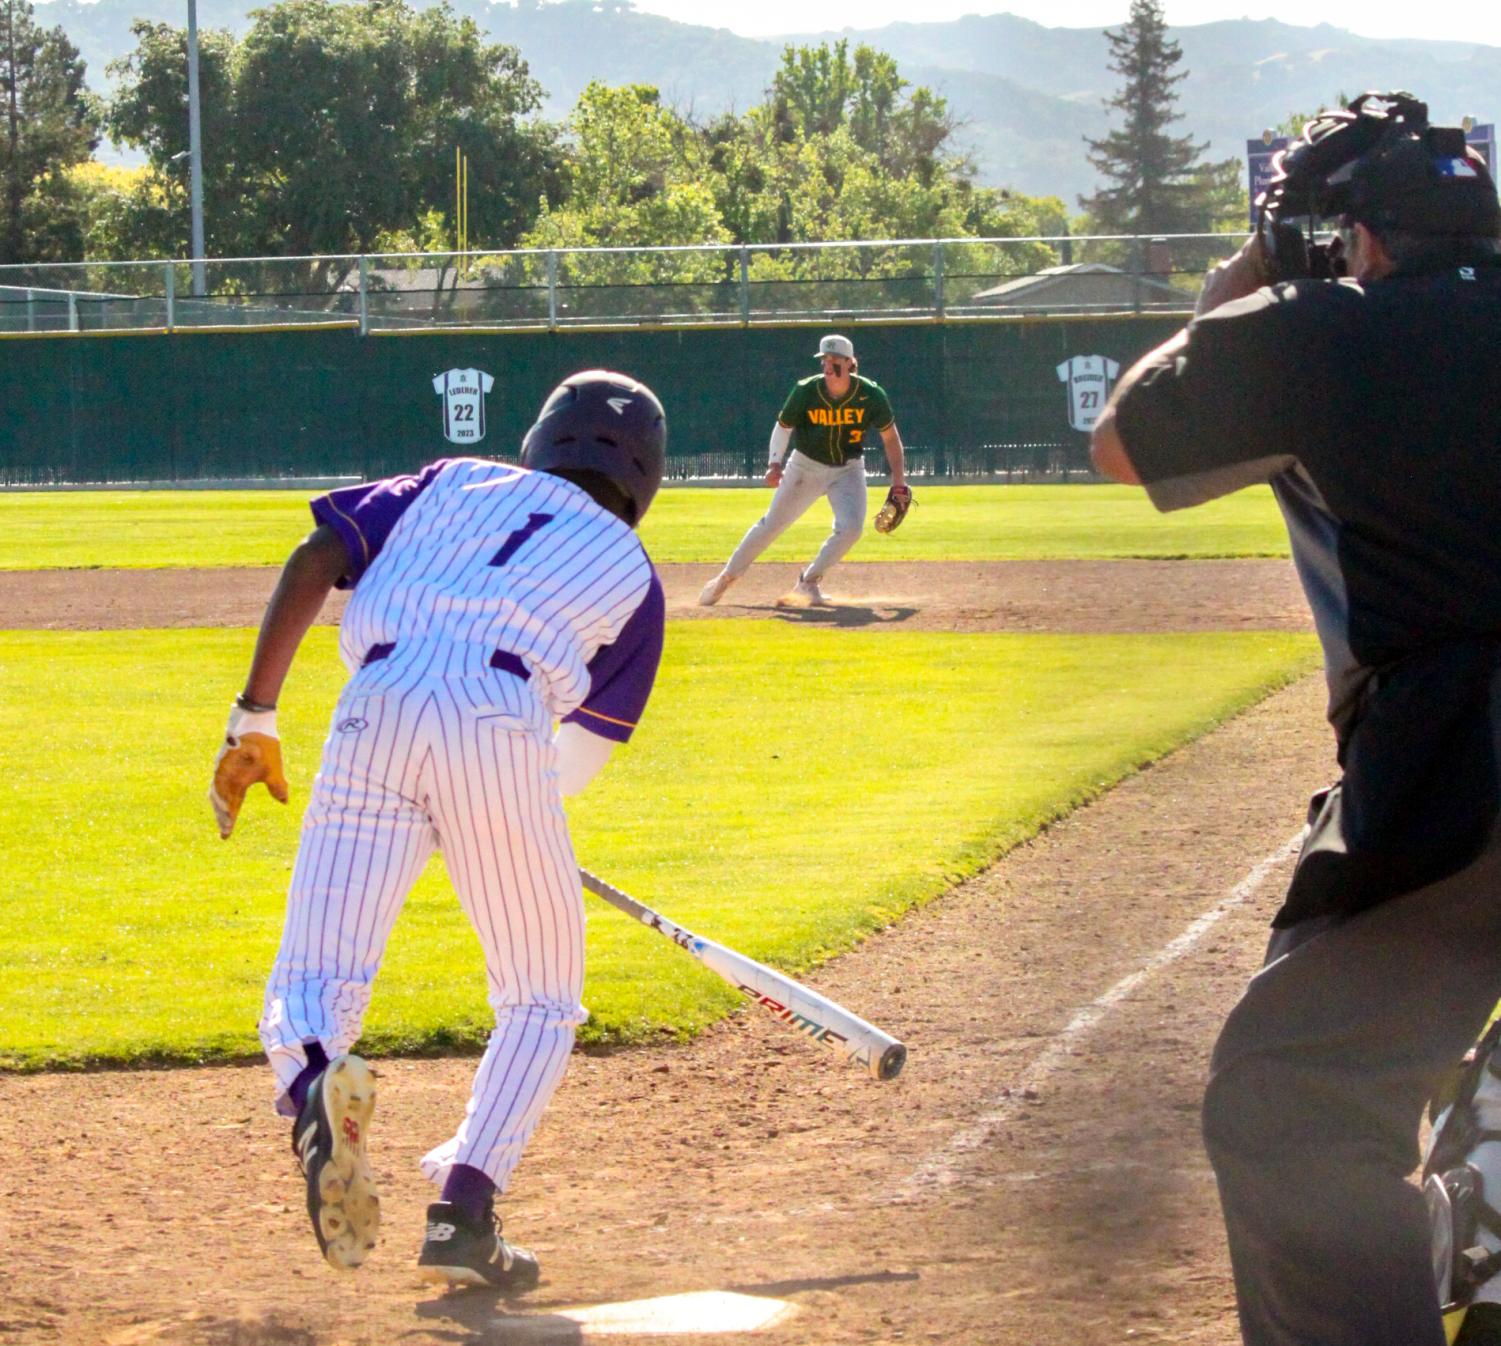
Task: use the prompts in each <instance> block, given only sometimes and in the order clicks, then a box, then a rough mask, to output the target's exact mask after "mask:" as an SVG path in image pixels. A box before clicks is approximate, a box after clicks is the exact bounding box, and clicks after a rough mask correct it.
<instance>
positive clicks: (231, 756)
mask: <svg viewBox="0 0 1501 1346" xmlns="http://www.w3.org/2000/svg"><path fill="white" fill-rule="evenodd" d="M258 781H259V782H262V783H264V785H265V787H266V789H267V790H269V791H270V793H271V797H272V798H273V799H275V800H278V801H279V802H281V803H283V804H285V803H286V802H287V778H286V775H285V774H284V773H283V771H282V766H281V740H280V739H279V738H277V736H276V712H275V711H274V710H268V711H248V710H241V709H240V708H239V707H238V706H236V707H235V708H234V709H233V710H232V711H230V712H229V726H228V727H227V728H226V729H225V731H224V743H223V744H222V745H221V747H220V748H219V755H218V756H217V757H216V758H214V783H213V784H212V785H211V786H209V792H208V802H209V803H210V804H212V805H213V808H214V818H215V819H216V820H217V822H218V824H219V835H220V836H221V837H223V838H224V839H225V840H226V841H228V840H229V834H230V833H231V832H233V831H234V830H235V819H237V818H238V817H239V816H240V805H242V804H243V803H244V802H245V792H246V791H247V790H249V789H250V787H251V786H252V785H254V784H256V783H257V782H258Z"/></svg>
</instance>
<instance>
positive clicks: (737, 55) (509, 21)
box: [36, 0, 1501, 208]
mask: <svg viewBox="0 0 1501 1346" xmlns="http://www.w3.org/2000/svg"><path fill="white" fill-rule="evenodd" d="M261 3H262V0H202V3H200V4H199V7H198V21H199V24H200V25H201V26H203V27H215V28H229V29H231V30H232V31H234V32H236V33H241V32H244V31H245V29H246V28H247V27H248V26H249V19H248V17H247V15H248V12H249V10H251V9H253V8H257V7H259V5H260V4H261ZM414 3H416V4H417V5H419V7H420V5H421V4H422V0H414ZM451 3H452V5H453V8H454V9H455V10H456V11H457V12H459V13H462V14H467V15H469V16H471V17H472V18H474V19H475V21H476V22H477V23H478V24H479V26H480V27H481V28H482V29H484V30H485V31H487V32H488V33H489V34H490V36H491V37H492V38H493V39H494V40H496V41H500V42H509V43H514V44H515V45H516V46H517V47H519V48H520V49H521V53H522V55H523V56H524V57H525V58H526V60H527V63H528V64H529V65H530V67H531V70H532V73H533V75H534V76H535V77H536V78H537V79H538V80H539V81H540V82H541V84H542V86H543V88H544V89H546V91H547V95H548V107H547V110H548V114H549V115H550V116H554V117H561V116H563V115H564V114H565V113H566V112H567V111H568V110H569V109H570V108H571V107H572V105H573V103H574V100H575V99H576V98H577V97H578V94H579V92H580V91H581V90H582V89H583V87H584V86H585V85H586V84H587V83H588V82H589V81H590V80H591V79H600V80H605V81H607V82H609V83H614V84H621V83H645V84H654V85H656V86H657V87H658V88H659V89H661V91H662V95H663V98H664V99H665V100H666V101H668V102H670V103H672V104H673V105H674V106H676V107H678V108H679V109H681V110H685V111H691V112H693V113H695V114H697V115H699V116H705V117H706V116H709V115H711V114H713V113H716V112H718V111H720V110H722V109H724V108H735V109H740V110H743V109H744V108H747V107H750V106H752V105H753V104H755V103H758V102H760V101H761V100H762V97H763V94H764V92H765V89H766V86H767V84H768V83H769V82H770V79H771V75H772V72H773V71H774V70H775V68H776V65H777V62H778V59H779V57H780V54H781V51H782V48H783V46H784V45H786V43H787V42H798V43H805V42H806V43H812V42H818V41H823V40H827V39H832V38H838V37H847V38H849V39H850V42H851V45H852V46H853V45H855V44H857V43H859V42H868V43H869V44H871V45H872V46H875V47H879V48H881V49H882V50H885V51H888V52H890V53H891V55H892V56H894V57H895V58H896V60H897V63H898V65H899V66H900V68H901V71H902V74H903V75H904V76H905V77H906V78H907V79H909V80H910V81H911V82H912V83H914V84H926V85H929V86H930V87H932V88H933V89H935V90H936V91H937V92H939V93H941V94H943V95H944V96H945V97H947V98H948V100H949V105H950V108H951V109H952V110H953V112H954V113H955V114H956V115H957V116H958V117H959V119H960V120H961V121H962V122H963V123H964V128H963V131H962V133H961V134H962V139H963V142H964V144H965V145H966V147H967V148H968V149H969V150H970V151H971V152H972V153H973V155H974V159H975V162H976V164H977V165H978V167H979V171H980V178H981V180H982V181H984V182H986V183H989V184H992V185H995V186H1008V187H1013V188H1016V189H1017V190H1019V191H1023V192H1027V193H1030V194H1033V195H1056V196H1061V197H1062V198H1063V199H1064V201H1065V203H1066V204H1067V205H1068V206H1069V207H1070V208H1073V207H1074V206H1075V205H1076V200H1075V198H1076V197H1077V196H1078V195H1079V194H1080V193H1085V192H1089V191H1091V190H1093V188H1094V186H1095V175H1094V170H1093V169H1092V168H1091V167H1090V165H1089V162H1088V160H1086V159H1085V157H1084V145H1083V138H1084V137H1085V136H1094V137H1098V136H1099V135H1101V134H1102V133H1103V132H1104V131H1105V130H1106V129H1107V126H1108V118H1107V114H1106V111H1105V108H1104V106H1103V101H1102V100H1103V99H1104V98H1106V97H1108V96H1109V95H1110V94H1111V93H1112V92H1113V91H1114V89H1115V86H1116V84H1117V77H1116V76H1115V75H1114V74H1113V73H1112V72H1111V71H1110V70H1109V69H1108V68H1107V65H1106V62H1107V60H1108V57H1109V48H1108V45H1107V43H1106V41H1105V37H1104V34H1103V31H1102V30H1101V29H1098V28H1046V27H1043V26H1042V25H1041V24H1037V23H1033V22H1031V21H1030V20H1027V19H1020V18H1017V17H1015V16H1013V15H1009V14H997V15H991V16H986V17H979V16H971V17H968V18H963V19H958V20H956V21H954V22H950V23H897V24H891V25H889V26H888V27H885V28H876V29H845V30H843V31H842V32H839V33H830V32H815V33H803V34H797V35H792V36H789V37H787V38H778V39H769V40H761V39H755V38H745V37H738V36H736V35H735V34H734V33H731V32H729V31H728V30H727V29H723V28H705V27H700V26H697V25H693V24H685V23H677V22H675V21H673V20H671V19H664V18H659V17H657V16H656V15H652V14H643V13H638V12H637V11H635V10H633V9H631V8H630V6H629V4H628V3H626V0H562V2H561V3H551V4H537V3H535V0H522V2H521V3H519V4H517V5H511V4H504V3H502V4H490V3H486V0H451ZM1124 8H1125V6H1124V5H1123V6H1122V9H1123V10H1124ZM138 16H139V17H142V18H148V19H152V20H159V21H166V22H169V23H173V24H177V25H179V26H181V25H183V24H185V23H186V6H185V4H184V3H183V0H94V3H84V2H82V0H39V2H38V3H37V4H36V17H37V20H38V21H39V22H41V23H43V24H46V25H48V26H51V25H53V24H61V25H62V27H63V28H64V30H65V31H66V32H67V33H68V35H69V36H70V37H71V38H72V40H73V41H74V42H75V43H76V44H77V45H78V47H79V48H80V50H81V51H82V53H83V56H84V58H85V59H86V60H87V61H88V66H89V78H90V83H91V84H92V85H93V86H94V87H95V88H99V89H102V88H104V87H105V86H106V83H107V80H106V76H105V65H106V64H107V63H108V62H109V61H110V60H112V59H114V58H116V57H119V56H122V55H124V54H126V53H127V52H128V51H129V50H131V48H132V45H133V44H132V41H131V38H130V25H131V23H132V21H133V20H134V19H135V18H136V17H138ZM1171 32H1172V36H1173V38H1174V39H1176V40H1177V41H1178V42H1179V43H1181V44H1182V47H1183V65H1182V68H1183V69H1185V70H1187V71H1188V78H1187V79H1185V80H1184V82H1183V83H1182V84H1181V85H1180V86H1179V90H1178V92H1179V103H1178V106H1179V110H1180V111H1181V112H1182V114H1183V120H1182V121H1181V122H1180V123H1179V124H1178V129H1179V130H1180V131H1181V132H1182V133H1184V134H1192V135H1193V136H1195V137H1197V138H1198V139H1199V140H1202V141H1207V142H1209V145H1210V149H1209V151H1208V153H1209V154H1210V155H1211V156H1212V157H1214V158H1220V159H1224V158H1230V157H1231V156H1240V155H1241V154H1242V153H1243V152H1244V149H1245V143H1244V142H1245V141H1246V140H1247V139H1248V138H1250V137H1253V136H1256V135H1259V134H1260V132H1261V131H1262V129H1263V128H1264V127H1268V126H1274V125H1276V124H1277V123H1279V122H1281V121H1283V120H1285V119H1286V118H1287V117H1288V116H1289V115H1290V114H1292V113H1294V112H1312V111H1314V110H1315V109H1317V108H1318V107H1319V106H1320V105H1329V104H1332V103H1333V102H1334V100H1335V98H1336V97H1337V96H1338V95H1339V94H1340V93H1345V94H1351V95H1353V94H1356V93H1359V92H1361V91H1362V90H1364V89H1373V88H1375V89H1392V88H1405V89H1410V90H1412V91H1413V92H1414V93H1416V94H1418V95H1419V96H1420V97H1424V98H1426V99H1427V100H1428V102H1429V104H1430V106H1431V108H1432V110H1433V115H1434V116H1435V117H1436V118H1439V119H1442V120H1447V121H1458V119H1459V118H1460V117H1462V116H1464V115H1466V114H1472V115H1474V116H1475V117H1476V118H1477V120H1480V121H1494V120H1501V47H1489V46H1481V45H1478V44H1477V45H1470V44H1466V43H1462V42H1430V41H1423V40H1418V39H1400V40H1390V39H1383V40H1377V39H1373V38H1365V37H1357V36H1355V35H1354V34H1353V33H1347V32H1344V31H1343V30H1341V29H1338V28H1332V27H1330V26H1328V25H1327V24H1324V25H1320V26H1319V27H1316V28H1303V27H1297V26H1295V25H1292V24H1286V23H1281V22H1279V21H1277V20H1273V19H1266V20H1254V21H1253V20H1249V19H1241V20H1235V21H1229V22H1222V23H1208V24H1201V25H1197V26H1193V27H1182V28H1173V29H1172V30H1171Z"/></svg>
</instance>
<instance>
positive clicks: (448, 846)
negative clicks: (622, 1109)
mask: <svg viewBox="0 0 1501 1346" xmlns="http://www.w3.org/2000/svg"><path fill="white" fill-rule="evenodd" d="M408 676H409V675H407V674H405V673H404V672H403V670H401V669H400V668H399V667H395V666H391V665H378V666H374V667H370V668H366V669H362V670H360V672H358V673H357V674H356V675H355V676H354V678H352V679H351V681H350V683H349V685H348V686H347V687H346V688H345V690H344V693H343V695H342V696H341V697H340V700H339V704H338V706H337V708H336V709H335V711H334V717H333V723H332V727H331V729H330V732H329V736H328V740H327V743H326V744H325V747H324V752H323V760H322V764H321V767H320V769H319V772H318V777H317V780H316V781H315V783H314V786H313V795H312V800H311V802H310V803H309V805H308V810H307V814H306V816H305V817H304V819H303V824H302V839H301V843H300V846H299V848H298V853H297V862H296V865H295V867H294V869H293V874H292V882H291V889H290V892H289V894H288V899H287V917H286V924H285V927H284V930H283V934H282V942H281V948H280V951H279V952H278V954H277V957H276V963H275V966H274V968H273V970H272V973H271V978H270V983H269V985H268V986H267V990H266V1001H265V1011H264V1014H263V1017H262V1020H261V1024H260V1034H261V1041H262V1043H263V1044H264V1046H265V1049H266V1054H267V1056H268V1057H269V1059H270V1061H271V1065H272V1068H273V1070H274V1071H275V1074H276V1080H277V1095H278V1096H277V1107H278V1110H279V1111H281V1112H283V1113H286V1114H290V1110H291V1108H290V1102H289V1100H288V1099H287V1094H286V1091H287V1089H288V1088H289V1087H290V1085H291V1083H292V1081H293V1080H294V1079H295V1078H296V1076H297V1074H298V1072H299V1071H300V1070H301V1069H302V1068H303V1065H304V1064H305V1061H306V1056H305V1053H304V1049H303V1043H304V1042H306V1041H308V1040H311V1039H317V1040H318V1041H320V1042H321V1043H322V1044H323V1046H324V1049H325V1050H326V1051H327V1052H328V1054H329V1055H330V1056H333V1055H335V1054H337V1053H339V1052H344V1051H348V1050H349V1049H350V1047H352V1046H353V1044H354V1043H355V1041H356V1040H357V1039H358V1037H359V1035H360V1029H361V1025H362V1023H363V1020H364V1016H365V1011H366V1009H367V1007H368V1005H369V1003H370V992H371V984H372V982H373V981H374V978H375V973H376V971H377V969H378V968H379V966H380V961H381V957H382V955H383V953H384V951H385V947H386V941H387V938H388V937H389V936H390V933H391V928H392V926H393V925H394V923H395V921H396V917H397V914H398V913H399V912H400V910H401V906H402V903H403V901H404V900H405V898H406V895H407V893H408V892H409V891H410V889H411V887H412V885H413V884H414V883H415V882H416V880H417V877H418V875H419V874H420V873H421V872H422V869H423V867H424V866H425V865H426V863H427V861H428V859H429V857H430V856H431V855H432V853H433V851H434V850H435V849H441V850H442V852H443V856H444V859H445V861H446V864H447V867H448V872H449V875H450V877H451V879H452V881H453V885H454V888H455V889H456V890H457V892H458V897H459V901H460V903H461V904H462V906H463V908H464V911H465V913H466V914H467V915H468V917H469V919H470V921H471V923H472V924H473V926H474V929H475V932H476V934H477V935H478V936H479V940H480V944H481V946H482V947H483V950H484V957H485V969H486V974H487V979H488V999H489V1003H490V1006H491V1008H492V1009H493V1010H494V1013H495V1025H496V1026H495V1029H494V1031H493V1032H492V1034H491V1036H490V1041H489V1045H488V1047H487V1049H486V1051H485V1053H484V1057H483V1059H482V1060H481V1061H480V1065H479V1069H478V1071H477V1073H476V1075H475V1079H474V1086H473V1090H472V1093H471V1096H470V1100H469V1106H468V1110H467V1112H466V1114H465V1116H464V1119H463V1121H462V1123H461V1124H460V1126H459V1128H458V1131H457V1134H456V1135H455V1136H454V1137H453V1138H452V1139H451V1140H450V1141H448V1142H446V1143H445V1144H443V1145H441V1146H439V1147H438V1148H437V1149H435V1150H433V1151H432V1152H431V1153H430V1154H428V1155H427V1156H426V1157H425V1158H424V1160H423V1164H422V1167H423V1172H424V1173H425V1174H426V1175H427V1176H428V1177H429V1178H431V1179H432V1180H433V1181H435V1182H437V1183H439V1184H441V1183H442V1181H443V1179H444V1177H445V1176H446V1174H447V1171H448V1169H449V1167H450V1166H451V1165H453V1164H455V1163H462V1164H467V1165H470V1166H471V1167H474V1168H478V1169H482V1170H483V1171H484V1172H485V1173H486V1174H488V1175H489V1177H490V1178H491V1179H492V1180H493V1181H494V1182H495V1184H496V1187H497V1188H498V1189H499V1190H501V1191H504V1190H505V1188H506V1185H507V1182H508V1181H509V1179H510V1175H511V1172H512V1171H513V1170H514V1168H515V1167H516V1164H517V1162H518V1161H519V1159H520V1157H521V1151H522V1148H523V1147H524V1146H525V1144H526V1141H527V1139H528V1138H529V1137H530V1135H531V1133H532V1131H533V1130H534V1129H535V1127H536V1125H537V1122H538V1121H539V1120H540V1118H541V1115H542V1112H543V1109H544V1108H545V1107H546V1106H547V1103H548V1100H549V1099H550V1098H551V1097H552V1095H553V1092H554V1091H555V1090H556V1089H557V1087H558V1085H559V1083H560V1082H561V1081H562V1078H563V1075H564V1072H565V1071H566V1070H567V1067H568V1058H569V1054H570V1052H571V1050H572V1047H573V1040H574V1033H575V1030H576V1028H577V1026H578V1025H579V1024H580V1023H582V1022H583V1021H584V1019H585V1018H586V1017H587V1014H586V1011H585V1010H584V1008H583V1006H582V1004H581V1003H580V1000H579V997H580V995H581V993H582V988H583V973H584V914H583V906H582V900H581V897H580V892H579V882H578V869H577V865H576V863H575V860H574V855H573V846H572V843H571V841H570V839H569V836H568V826H567V820H566V818H565V815H564V813H563V806H562V800H561V797H560V795H559V793H558V787H557V780H556V763H555V754H554V750H553V747H552V743H551V722H550V718H549V716H548V714H547V713H546V711H545V709H544V708H543V707H542V705H541V704H540V703H539V702H538V700H537V698H536V697H535V695H534V694H533V693H532V691H531V689H530V688H529V687H528V686H527V684H526V683H525V682H524V681H522V680H521V679H519V678H514V677H511V676H509V675H492V676H489V677H483V678H479V677H476V678H454V679H422V678H417V679H414V680H410V681H407V680H405V679H406V678H407V677H408Z"/></svg>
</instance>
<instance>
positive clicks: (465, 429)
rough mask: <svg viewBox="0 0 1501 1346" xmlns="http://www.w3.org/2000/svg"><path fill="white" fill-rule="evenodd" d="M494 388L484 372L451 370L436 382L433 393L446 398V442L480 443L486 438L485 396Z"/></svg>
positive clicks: (444, 408)
mask: <svg viewBox="0 0 1501 1346" xmlns="http://www.w3.org/2000/svg"><path fill="white" fill-rule="evenodd" d="M428 367H429V368H431V367H432V366H431V365H429V366H428ZM494 386H495V380H494V378H492V377H491V376H490V375H489V374H487V373H485V371H484V370H483V369H450V370H448V371H447V372H446V373H443V374H439V375H437V376H436V377H435V378H434V379H433V391H434V392H435V393H437V394H438V396H439V397H441V398H442V399H443V438H444V439H446V440H447V441H448V442H449V443H450V444H478V443H479V442H480V440H482V439H483V438H484V437H485V394H486V393H488V392H489V391H490V389H492V388H493V387H494Z"/></svg>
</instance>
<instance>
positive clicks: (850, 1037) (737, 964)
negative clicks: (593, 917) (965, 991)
mask: <svg viewBox="0 0 1501 1346" xmlns="http://www.w3.org/2000/svg"><path fill="white" fill-rule="evenodd" d="M579 877H580V878H581V879H582V881H583V885H584V887H585V888H587V889H588V890H589V891H590V892H591V893H594V894H596V895H597V896H599V897H602V898H604V900H605V901H606V902H609V903H610V904H611V905H612V906H615V907H619V908H620V910H621V911H623V912H625V913H626V914H627V915H630V916H634V917H635V918H636V919H637V920H638V921H640V922H641V923H642V924H643V925H647V926H650V927H651V928H652V929H653V930H655V931H656V932H657V933H658V934H660V935H663V936H665V937H666V938H667V939H670V940H671V941H672V942H673V943H674V944H676V945H677V946H678V947H679V948H681V949H686V950H687V951H688V952H689V953H691V954H692V955H693V956H694V957H695V958H697V959H698V960H699V962H701V963H702V964H703V965H704V966H705V967H707V968H708V969H709V970H710V971H711V972H713V973H715V974H716V975H718V976H720V977H723V978H724V980H725V981H727V982H729V984H730V985H731V986H733V987H735V988H736V989H737V990H739V991H741V992H743V993H744V994H745V995H747V996H749V997H750V998H751V999H752V1000H754V1001H755V1002H756V1003H757V1004H758V1005H760V1006H761V1007H762V1008H763V1009H764V1010H766V1011H767V1013H769V1014H770V1015H771V1016H772V1017H773V1018H775V1019H779V1020H780V1021H781V1022H782V1023H784V1024H785V1025H786V1026H787V1027H789V1028H792V1029H795V1030H796V1031H797V1032H800V1033H802V1034H804V1035H805V1036H807V1037H810V1038H812V1039H813V1041H815V1042H820V1043H822V1044H823V1045H824V1046H825V1047H828V1048H830V1049H831V1050H833V1051H835V1052H838V1053H839V1054H840V1055H841V1056H843V1057H844V1058H845V1060H846V1061H848V1062H849V1063H850V1064H851V1065H858V1066H860V1067H861V1068H862V1069H864V1070H865V1071H867V1072H868V1073H869V1074H871V1075H873V1076H874V1077H875V1078H876V1079H878V1080H891V1079H895V1078H896V1077H897V1076H898V1075H899V1074H901V1070H902V1067H903V1066H904V1065H906V1063H907V1049H906V1047H904V1046H903V1045H902V1044H901V1043H900V1042H898V1041H897V1040H896V1039H895V1038H894V1037H892V1036H891V1035H890V1034H889V1033H883V1032H882V1031H881V1030H880V1029H879V1028H877V1027H875V1025H874V1024H869V1023H866V1022H865V1020H864V1019H862V1018H860V1016H859V1015H857V1014H851V1013H850V1012H849V1010H847V1009H845V1008H844V1006H843V1005H838V1004H835V1003H834V1001H832V1000H830V999H828V998H827V997H826V996H821V995H819V994H818V992H817V991H814V990H812V989H810V988H809V987H807V986H804V985H802V983H800V982H795V981H793V980H792V978H791V977H787V976H783V974H782V973H780V972H777V971H774V970H773V969H772V968H769V967H767V966H766V965H765V964H764V963H758V962H756V961H755V959H753V958H747V957H746V956H745V955H744V954H743V953H737V952H735V950H734V949H727V948H725V946H724V945H723V944H716V943H715V942H714V941H713V940H712V939H705V938H704V937H703V936H702V935H695V934H694V933H693V932H692V931H691V930H685V929H684V928H683V927H682V926H680V925H675V924H674V923H673V922H672V921H669V920H668V919H667V918H666V917H665V916H659V915H658V914H657V913H656V912H654V911H652V910H651V908H650V907H646V906H643V905H642V904H641V903H640V902H638V901H636V899H635V898H633V897H631V896H629V895H628V894H626V893H623V892H621V891H620V889H618V888H616V887H614V886H612V885H611V884H608V883H606V882H605V881H604V880H603V879H601V878H598V877H596V876H595V875H593V874H590V873H589V872H588V871H587V870H582V869H581V870H580V871H579Z"/></svg>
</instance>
